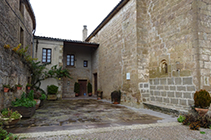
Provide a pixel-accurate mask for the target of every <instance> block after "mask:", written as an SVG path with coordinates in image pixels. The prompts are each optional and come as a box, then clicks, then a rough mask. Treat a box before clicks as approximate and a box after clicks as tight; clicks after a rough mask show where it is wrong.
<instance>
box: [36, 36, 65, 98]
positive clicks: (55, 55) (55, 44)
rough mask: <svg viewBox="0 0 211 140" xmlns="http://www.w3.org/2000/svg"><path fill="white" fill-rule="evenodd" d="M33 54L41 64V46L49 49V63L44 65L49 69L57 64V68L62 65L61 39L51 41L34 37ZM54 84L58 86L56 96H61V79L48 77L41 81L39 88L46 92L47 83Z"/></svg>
mask: <svg viewBox="0 0 211 140" xmlns="http://www.w3.org/2000/svg"><path fill="white" fill-rule="evenodd" d="M34 47H35V48H34V54H35V58H38V60H37V62H38V61H40V62H41V64H42V50H43V48H46V49H51V63H50V64H49V65H47V66H46V68H47V70H49V69H50V68H51V67H52V66H54V65H57V68H59V67H60V66H63V62H62V60H63V41H52V40H43V39H39V38H37V37H35V39H34ZM52 84H53V85H56V86H58V87H59V90H58V94H57V96H58V97H59V98H61V97H62V92H63V91H62V81H60V80H58V79H53V78H49V79H46V80H44V81H42V82H41V86H40V88H41V89H43V90H44V91H45V92H46V93H47V86H48V85H52Z"/></svg>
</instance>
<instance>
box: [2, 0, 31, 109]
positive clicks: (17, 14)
mask: <svg viewBox="0 0 211 140" xmlns="http://www.w3.org/2000/svg"><path fill="white" fill-rule="evenodd" d="M0 9H1V10H0V34H1V35H0V84H1V86H2V84H9V85H10V86H11V87H13V86H15V84H18V83H19V84H21V85H23V91H24V90H25V86H26V84H27V83H28V82H29V81H28V77H30V72H29V68H28V66H26V65H25V62H26V61H23V58H22V57H20V56H19V55H18V54H17V53H14V52H13V51H12V50H11V49H12V48H14V47H16V46H17V45H18V44H19V43H22V46H21V47H22V48H25V47H26V46H28V51H27V52H26V55H31V54H32V42H31V41H32V36H33V35H32V31H33V29H34V27H35V25H34V22H33V21H35V19H34V18H33V13H31V12H30V10H32V9H31V8H30V7H29V6H28V5H27V3H26V2H22V9H23V11H24V12H21V11H20V10H19V0H13V1H0ZM33 26H34V27H33ZM21 30H22V31H21ZM21 36H22V37H21ZM5 44H9V45H10V46H11V49H5V48H4V45H5ZM1 86H0V88H1V89H2V87H1ZM23 91H22V92H23ZM0 94H1V95H0V102H1V103H0V109H1V108H3V107H6V108H7V107H9V106H10V105H11V101H12V100H14V99H13V97H14V95H13V94H15V93H8V94H4V93H0Z"/></svg>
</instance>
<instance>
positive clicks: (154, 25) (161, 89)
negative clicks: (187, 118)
mask: <svg viewBox="0 0 211 140" xmlns="http://www.w3.org/2000/svg"><path fill="white" fill-rule="evenodd" d="M210 26H211V1H209V0H177V1H172V0H167V1H163V0H122V1H120V2H119V4H118V5H117V6H116V7H115V8H114V9H113V10H112V11H111V12H110V13H109V14H108V16H107V17H105V19H104V20H103V21H102V22H101V23H100V24H99V26H98V27H97V28H96V29H95V30H94V31H93V32H92V33H91V34H90V35H89V36H88V37H87V38H86V39H85V42H84V41H82V42H74V41H73V42H72V41H67V40H60V41H62V43H61V44H60V46H61V48H60V51H58V50H57V49H54V50H56V51H58V52H61V55H58V56H59V59H60V61H61V62H62V63H61V65H63V66H64V67H66V66H67V65H68V64H70V63H72V64H73V66H72V67H69V70H70V72H71V73H72V76H73V77H74V78H73V80H71V81H68V80H64V81H63V83H62V86H61V91H62V90H63V91H64V93H65V95H63V96H67V97H68V94H70V95H71V96H73V95H74V92H73V84H74V82H78V81H80V80H82V81H83V80H84V81H86V82H85V83H86V84H87V82H91V83H92V85H93V93H94V92H95V91H96V90H97V89H100V90H102V91H103V97H104V98H106V99H110V93H111V92H112V91H114V90H121V91H122V97H121V101H122V102H121V103H122V104H126V105H130V106H135V107H143V104H145V105H155V106H161V107H166V108H171V109H175V110H187V109H188V107H189V105H192V104H193V94H194V92H195V91H196V90H200V89H206V90H208V91H211V86H210V82H211V77H210V76H211V57H210V55H211V48H210V47H209V46H210V45H211V42H210V41H211V28H210ZM36 38H37V39H38V40H40V39H43V38H42V37H35V40H36ZM45 39H46V38H45ZM51 39H52V38H51ZM48 40H49V38H48ZM53 40H54V41H55V40H56V41H57V42H58V40H57V39H53ZM76 44H77V45H76ZM78 44H80V45H79V46H78ZM87 45H88V46H87ZM98 45H99V46H98ZM58 46H59V45H58ZM80 47H81V48H80ZM62 48H63V49H62ZM52 51H53V50H52ZM62 51H63V52H62ZM80 51H81V53H79V52H80ZM53 57H55V56H53ZM53 57H52V58H53ZM71 58H73V59H71ZM40 59H41V57H40ZM72 60H73V61H72ZM67 61H68V62H67ZM85 61H87V62H88V68H86V67H84V62H85ZM85 63H86V62H85ZM70 65H71V64H70ZM76 75H77V76H76ZM96 86H97V87H96ZM61 96H62V95H61Z"/></svg>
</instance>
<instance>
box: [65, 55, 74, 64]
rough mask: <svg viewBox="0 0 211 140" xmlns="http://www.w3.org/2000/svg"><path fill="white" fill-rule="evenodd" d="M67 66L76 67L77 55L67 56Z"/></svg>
mask: <svg viewBox="0 0 211 140" xmlns="http://www.w3.org/2000/svg"><path fill="white" fill-rule="evenodd" d="M67 66H75V55H74V54H68V55H67Z"/></svg>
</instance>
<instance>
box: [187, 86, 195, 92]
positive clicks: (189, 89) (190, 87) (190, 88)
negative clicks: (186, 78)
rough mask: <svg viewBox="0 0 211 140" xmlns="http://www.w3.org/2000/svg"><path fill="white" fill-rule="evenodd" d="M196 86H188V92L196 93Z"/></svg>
mask: <svg viewBox="0 0 211 140" xmlns="http://www.w3.org/2000/svg"><path fill="white" fill-rule="evenodd" d="M195 90H196V88H195V86H187V91H195Z"/></svg>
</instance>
